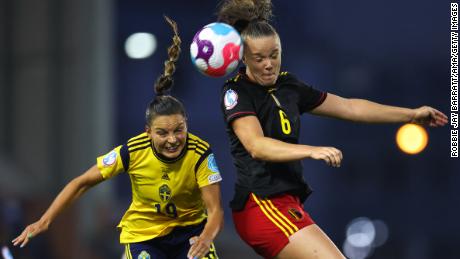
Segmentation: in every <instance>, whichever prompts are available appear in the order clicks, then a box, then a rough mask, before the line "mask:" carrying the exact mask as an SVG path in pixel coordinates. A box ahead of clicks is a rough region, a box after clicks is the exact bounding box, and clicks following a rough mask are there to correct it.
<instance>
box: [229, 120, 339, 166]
mask: <svg viewBox="0 0 460 259" xmlns="http://www.w3.org/2000/svg"><path fill="white" fill-rule="evenodd" d="M232 127H233V131H234V132H235V134H236V135H237V136H238V139H239V140H240V142H241V143H242V144H243V146H244V148H245V149H246V150H247V151H248V152H249V154H250V155H251V156H252V157H253V158H254V159H259V160H264V161H271V162H287V161H295V160H301V159H305V158H312V159H317V160H324V161H325V162H326V163H327V164H328V165H331V166H335V167H339V166H340V163H341V161H342V152H340V150H338V149H336V148H334V147H318V146H308V145H300V144H291V143H286V142H283V141H280V140H277V139H273V138H269V137H265V136H264V133H263V130H262V126H261V125H260V122H259V120H258V119H257V117H255V116H245V117H241V118H238V119H235V120H234V121H233V122H232Z"/></svg>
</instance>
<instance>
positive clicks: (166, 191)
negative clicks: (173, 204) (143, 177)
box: [158, 184, 172, 202]
mask: <svg viewBox="0 0 460 259" xmlns="http://www.w3.org/2000/svg"><path fill="white" fill-rule="evenodd" d="M158 191H159V194H160V199H161V200H162V201H163V202H167V201H169V199H171V195H172V192H171V189H170V188H169V186H168V185H166V184H163V185H162V186H161V187H160V188H159V189H158Z"/></svg>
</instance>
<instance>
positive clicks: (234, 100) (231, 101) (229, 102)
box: [224, 89, 238, 110]
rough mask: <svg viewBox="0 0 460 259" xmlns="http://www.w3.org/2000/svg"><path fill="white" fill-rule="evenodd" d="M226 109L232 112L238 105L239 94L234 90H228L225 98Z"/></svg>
mask: <svg viewBox="0 0 460 259" xmlns="http://www.w3.org/2000/svg"><path fill="white" fill-rule="evenodd" d="M224 104H225V109H227V110H231V109H233V107H235V106H236V105H237V104H238V94H237V93H236V92H235V91H233V90H232V89H229V90H227V92H225V96H224Z"/></svg>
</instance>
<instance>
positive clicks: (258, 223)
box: [232, 193, 315, 258]
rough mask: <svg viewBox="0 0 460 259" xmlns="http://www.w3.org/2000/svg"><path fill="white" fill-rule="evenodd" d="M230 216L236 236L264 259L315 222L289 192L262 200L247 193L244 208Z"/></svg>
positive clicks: (271, 255) (278, 250)
mask: <svg viewBox="0 0 460 259" xmlns="http://www.w3.org/2000/svg"><path fill="white" fill-rule="evenodd" d="M232 215H233V223H234V224H235V228H236V231H237V232H238V234H239V235H240V237H241V238H242V239H243V240H244V241H245V242H246V243H247V244H248V245H250V246H251V247H252V248H253V249H254V250H255V251H256V252H257V253H258V254H260V255H262V256H263V257H265V258H273V257H275V256H276V255H277V254H278V253H279V252H281V250H282V249H283V248H284V247H285V246H286V245H287V244H288V243H289V237H290V236H291V235H293V234H294V233H295V232H297V231H299V230H300V229H302V228H304V227H306V226H309V225H311V224H315V223H314V222H313V220H312V219H311V218H310V215H308V213H307V212H306V211H305V210H304V209H303V204H301V203H300V201H299V198H298V197H296V196H292V195H290V194H282V195H278V196H274V197H270V198H266V199H262V198H260V197H258V196H256V195H255V194H253V193H251V194H250V195H249V199H248V200H247V202H246V205H245V207H244V209H243V210H242V211H233V213H232Z"/></svg>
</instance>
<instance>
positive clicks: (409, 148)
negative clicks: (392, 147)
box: [396, 124, 428, 155]
mask: <svg viewBox="0 0 460 259" xmlns="http://www.w3.org/2000/svg"><path fill="white" fill-rule="evenodd" d="M396 144H397V145H398V147H399V148H400V149H401V150H402V151H403V152H405V153H407V154H411V155H414V154H418V153H420V152H422V151H423V150H424V149H425V147H426V145H427V144H428V134H427V132H426V130H425V129H424V128H423V127H422V126H419V125H416V124H405V125H404V126H402V127H401V128H399V130H398V132H397V133H396Z"/></svg>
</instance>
